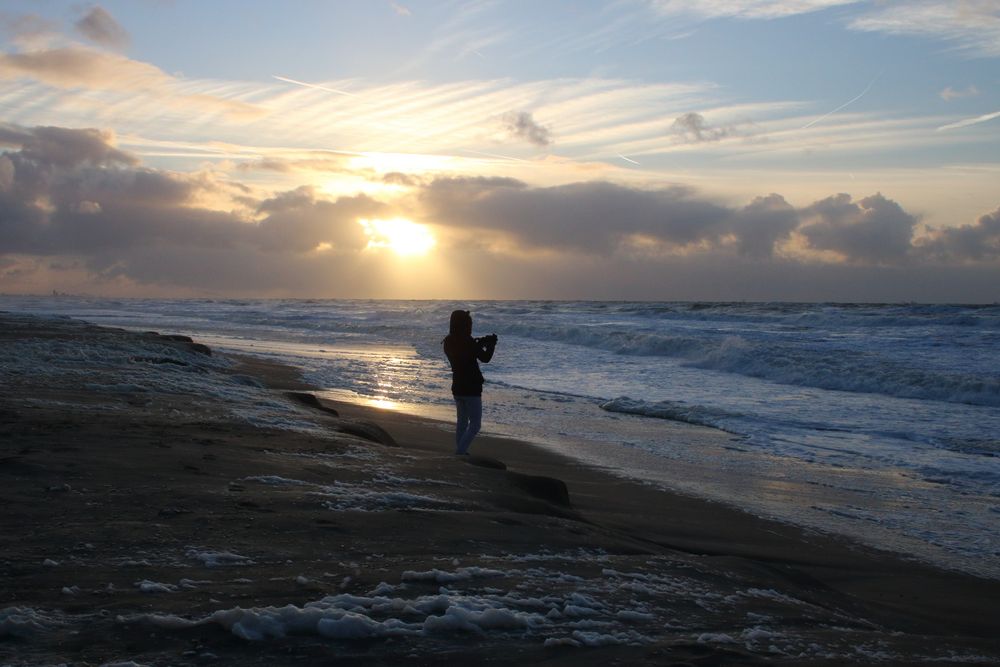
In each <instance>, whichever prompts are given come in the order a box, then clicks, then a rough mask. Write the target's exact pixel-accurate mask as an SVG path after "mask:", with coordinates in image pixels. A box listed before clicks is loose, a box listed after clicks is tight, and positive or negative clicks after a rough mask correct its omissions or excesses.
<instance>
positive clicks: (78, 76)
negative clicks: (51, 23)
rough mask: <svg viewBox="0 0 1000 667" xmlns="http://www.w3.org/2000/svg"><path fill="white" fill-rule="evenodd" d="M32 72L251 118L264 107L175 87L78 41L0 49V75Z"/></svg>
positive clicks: (73, 85)
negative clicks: (46, 46)
mask: <svg viewBox="0 0 1000 667" xmlns="http://www.w3.org/2000/svg"><path fill="white" fill-rule="evenodd" d="M19 77H30V78H33V79H36V80H37V81H41V82H42V83H45V84H48V85H50V86H55V87H57V88H67V89H77V88H80V87H86V88H91V89H93V90H106V91H115V92H122V93H146V94H150V95H153V96H155V97H156V98H157V99H158V101H160V102H161V103H166V104H168V105H171V106H180V107H192V108H195V109H199V110H206V111H213V112H217V113H225V114H227V115H230V116H234V117H242V118H253V117H257V116H259V115H261V114H262V113H263V110H262V109H260V108H258V107H256V106H254V105H251V104H247V103H245V102H241V101H239V100H233V99H225V98H221V97H216V96H214V95H206V94H200V93H199V94H190V93H184V92H181V91H180V90H179V83H180V82H179V81H178V80H177V79H175V78H174V77H172V76H170V75H168V74H166V73H165V72H163V71H162V70H161V69H159V68H158V67H155V66H153V65H150V64H148V63H144V62H140V61H137V60H131V59H129V58H126V57H124V56H121V55H118V54H114V53H106V52H103V51H96V50H94V49H89V48H85V47H80V46H67V47H58V48H51V49H38V50H30V51H25V52H18V53H3V52H0V79H15V78H19Z"/></svg>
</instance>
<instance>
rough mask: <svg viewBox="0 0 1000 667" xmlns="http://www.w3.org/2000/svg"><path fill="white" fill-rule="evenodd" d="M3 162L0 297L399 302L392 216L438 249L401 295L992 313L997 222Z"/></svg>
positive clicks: (647, 195) (27, 148) (669, 190)
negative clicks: (336, 188) (71, 278)
mask: <svg viewBox="0 0 1000 667" xmlns="http://www.w3.org/2000/svg"><path fill="white" fill-rule="evenodd" d="M0 150H2V151H3V152H2V154H0V291H5V290H6V291H13V290H15V289H27V288H29V287H30V286H31V285H32V284H36V283H31V282H30V279H31V276H30V275H27V276H26V275H25V274H26V271H27V272H28V273H29V274H30V271H28V270H27V269H25V264H26V263H28V264H31V266H34V267H35V269H34V270H41V271H45V272H47V273H48V274H49V275H50V276H51V275H56V276H58V275H59V273H60V271H69V272H75V273H72V274H73V275H80V273H81V272H82V273H84V274H85V275H86V276H87V278H86V280H87V282H88V284H87V285H85V286H83V287H84V288H85V291H90V292H100V291H101V290H102V285H104V286H105V287H107V286H108V285H111V284H118V285H121V284H122V282H123V281H124V282H125V283H127V284H128V285H131V286H132V290H133V291H134V292H135V293H141V292H142V290H143V289H144V288H148V289H154V288H155V289H156V290H157V291H158V293H162V292H163V291H164V290H176V292H177V293H178V294H185V293H193V292H195V291H197V292H198V293H206V292H208V293H216V294H220V295H223V294H239V295H247V294H259V295H278V294H281V295H285V294H287V295H294V296H339V297H350V296H356V297H369V296H375V297H377V296H393V295H396V293H394V292H393V285H392V284H391V283H390V282H388V281H387V279H386V275H387V274H389V273H391V272H392V271H394V270H395V271H396V272H397V273H398V272H399V270H400V269H399V264H398V263H396V264H395V265H394V264H393V261H392V260H391V259H388V258H386V257H385V256H384V253H372V252H366V251H365V247H366V245H367V242H368V239H367V237H366V236H365V234H364V230H363V229H362V228H361V226H360V225H359V224H358V223H357V219H358V218H359V217H377V216H393V215H404V216H408V217H411V218H413V219H416V220H422V221H425V222H428V223H431V224H434V225H436V227H437V231H438V236H439V239H440V245H439V248H438V250H437V251H436V252H435V255H434V263H435V266H434V267H433V270H431V271H428V272H427V273H426V274H423V273H413V274H409V275H405V276H403V280H405V282H406V284H407V285H408V286H409V288H410V292H409V293H407V294H406V295H407V296H413V295H416V294H417V293H421V294H422V295H423V296H428V297H455V298H463V297H493V298H516V297H523V298H593V299H611V298H615V299H621V298H637V299H640V298H641V299H755V300H756V299H765V300H768V299H774V300H778V299H782V300H854V301H872V300H874V301H896V300H928V301H966V302H971V301H995V300H997V299H1000V208H998V209H997V210H996V211H993V212H992V213H988V214H986V215H983V216H982V217H980V218H979V219H978V220H976V221H974V222H972V223H971V224H965V225H962V226H958V227H950V228H947V229H940V230H934V229H926V228H924V227H923V226H922V225H921V224H920V221H919V219H918V218H917V216H915V215H913V214H911V213H908V212H907V211H906V210H904V209H903V207H901V206H900V205H899V204H898V203H896V202H894V201H892V200H891V199H889V198H887V197H884V196H883V195H881V194H874V195H871V196H868V197H864V198H862V199H857V200H855V199H852V197H851V196H849V195H846V194H837V195H834V196H831V197H828V198H826V199H823V200H821V201H817V202H814V203H812V204H810V205H809V206H806V207H803V208H796V207H794V206H792V205H791V204H789V203H788V202H787V201H785V199H784V198H783V197H782V196H781V195H778V194H769V195H766V196H762V197H758V198H756V199H754V200H753V201H751V202H750V203H748V204H746V205H743V206H732V205H728V204H725V203H722V202H718V201H713V200H711V199H709V198H707V197H705V196H704V195H701V194H699V193H698V192H696V191H693V190H691V189H689V188H685V187H681V186H669V187H662V188H657V189H636V188H631V187H625V186H622V185H616V184H613V183H608V182H588V183H575V184H571V185H564V186H559V187H548V188H537V187H531V186H529V185H527V184H525V183H522V182H520V181H517V180H512V179H496V178H448V179H440V178H439V179H436V180H431V181H427V182H422V183H421V182H419V181H410V182H411V183H414V184H415V190H414V192H415V194H414V195H413V196H412V197H411V198H410V199H409V200H408V201H406V202H404V203H402V204H400V203H399V202H396V203H394V204H392V205H390V204H388V203H384V202H380V201H378V200H376V199H373V198H371V197H367V196H364V195H359V196H354V197H342V198H340V199H338V200H336V201H328V200H326V199H324V198H323V197H321V196H319V195H318V194H317V193H316V192H315V191H314V190H312V189H311V188H309V187H300V188H298V189H295V190H291V191H288V192H282V193H277V194H273V195H270V196H267V197H258V196H254V194H253V193H252V192H251V191H250V190H249V189H247V188H245V187H243V186H241V185H240V184H238V183H231V182H224V181H217V180H215V179H212V178H210V177H208V176H205V175H202V174H176V173H170V172H165V171H158V170H154V169H149V168H146V167H143V166H142V165H141V164H140V163H139V162H138V160H137V159H136V158H135V157H134V156H132V155H130V154H128V153H126V152H124V151H121V150H119V149H117V148H115V147H114V145H113V138H112V137H111V136H110V135H109V134H106V133H102V132H100V131H98V130H73V129H65V128H55V127H36V128H30V129H29V128H23V127H18V126H12V125H0ZM209 201H211V202H213V205H212V206H209V205H207V204H206V202H209ZM220 202H221V203H222V204H220ZM394 266H395V268H394ZM414 266H416V265H414ZM412 271H414V272H417V271H424V269H419V268H413V269H412ZM435 274H440V275H447V276H448V278H447V280H445V279H442V278H440V275H439V276H438V277H437V278H435ZM66 275H70V273H67V274H66ZM397 278H398V276H397ZM415 285H416V286H418V287H417V288H416V289H415V288H414V286H415ZM421 285H426V288H427V289H426V290H425V291H423V292H420V289H419V286H421ZM74 288H75V289H80V286H78V285H65V286H62V287H61V289H74Z"/></svg>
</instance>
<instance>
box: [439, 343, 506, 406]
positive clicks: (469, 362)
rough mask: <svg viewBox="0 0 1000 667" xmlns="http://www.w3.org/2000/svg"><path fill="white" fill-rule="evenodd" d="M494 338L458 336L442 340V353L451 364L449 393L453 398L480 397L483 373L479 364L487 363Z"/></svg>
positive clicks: (491, 351)
mask: <svg viewBox="0 0 1000 667" xmlns="http://www.w3.org/2000/svg"><path fill="white" fill-rule="evenodd" d="M496 345H497V339H496V336H483V337H482V338H473V337H472V336H458V335H454V334H449V335H448V336H447V337H446V338H445V339H444V353H445V354H446V355H448V361H449V363H451V393H452V394H454V395H455V396H482V395H483V382H484V380H483V373H482V371H480V370H479V362H480V361H482V362H483V363H488V362H489V360H490V359H492V358H493V351H494V350H495V349H496Z"/></svg>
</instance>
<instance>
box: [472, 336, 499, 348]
mask: <svg viewBox="0 0 1000 667" xmlns="http://www.w3.org/2000/svg"><path fill="white" fill-rule="evenodd" d="M476 342H477V343H479V344H480V345H489V346H491V347H493V346H495V345H496V344H497V335H496V334H489V335H487V336H483V337H482V338H477V339H476Z"/></svg>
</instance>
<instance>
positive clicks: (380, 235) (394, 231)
mask: <svg viewBox="0 0 1000 667" xmlns="http://www.w3.org/2000/svg"><path fill="white" fill-rule="evenodd" d="M358 222H359V223H360V224H361V226H362V227H364V229H365V233H366V234H368V247H369V248H388V249H389V250H392V251H393V252H394V253H396V254H397V255H399V256H401V257H417V256H420V255H426V254H427V253H428V252H430V250H431V248H433V247H434V244H435V243H437V241H435V240H434V236H433V235H432V234H431V232H430V230H429V229H427V227H425V226H424V225H418V224H417V223H415V222H413V221H411V220H407V219H405V218H392V219H389V220H381V219H378V218H375V219H372V220H369V219H367V218H361V219H359V220H358Z"/></svg>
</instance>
